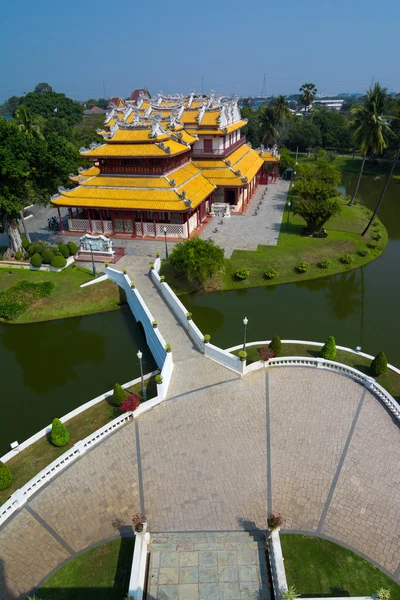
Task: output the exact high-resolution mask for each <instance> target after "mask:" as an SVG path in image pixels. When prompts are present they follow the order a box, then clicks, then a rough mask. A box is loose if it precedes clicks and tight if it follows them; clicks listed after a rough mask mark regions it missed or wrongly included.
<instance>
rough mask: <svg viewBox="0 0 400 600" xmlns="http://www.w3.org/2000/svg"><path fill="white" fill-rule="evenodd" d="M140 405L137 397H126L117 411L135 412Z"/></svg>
mask: <svg viewBox="0 0 400 600" xmlns="http://www.w3.org/2000/svg"><path fill="white" fill-rule="evenodd" d="M139 404H140V398H139V396H136V395H134V396H127V397H126V398H125V400H124V401H123V403H122V404H121V406H120V407H119V410H120V411H121V412H129V411H131V410H136V409H137V408H138V406H139Z"/></svg>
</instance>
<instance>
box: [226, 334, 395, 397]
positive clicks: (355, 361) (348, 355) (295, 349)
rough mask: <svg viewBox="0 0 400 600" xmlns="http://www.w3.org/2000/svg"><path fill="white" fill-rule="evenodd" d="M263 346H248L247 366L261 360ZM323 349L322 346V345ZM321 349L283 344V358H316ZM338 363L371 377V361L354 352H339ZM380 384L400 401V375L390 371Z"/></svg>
mask: <svg viewBox="0 0 400 600" xmlns="http://www.w3.org/2000/svg"><path fill="white" fill-rule="evenodd" d="M263 347H264V345H263V346H259V345H256V346H247V348H246V352H247V359H246V360H247V364H248V365H250V364H251V363H253V362H257V361H258V360H260V355H259V353H258V350H259V349H260V348H263ZM321 347H322V344H321ZM319 352H320V348H318V347H317V346H310V345H308V344H282V353H281V356H306V357H308V358H316V357H318V356H319ZM238 353H239V350H235V351H234V352H233V354H236V356H238ZM335 361H336V362H340V363H343V364H345V365H348V366H349V367H353V369H357V370H358V371H361V372H362V373H364V374H365V375H368V376H371V374H370V372H369V367H370V364H371V360H370V359H369V358H365V357H364V356H360V355H359V354H353V353H352V352H346V351H345V350H337V352H336V358H335ZM377 381H378V383H379V384H380V385H381V386H382V387H384V388H385V390H387V391H388V392H389V394H391V396H393V398H394V399H395V400H397V401H398V402H399V401H400V375H398V374H397V373H396V372H395V371H391V370H390V369H388V372H387V373H385V374H384V375H381V376H380V377H379V378H378V379H377Z"/></svg>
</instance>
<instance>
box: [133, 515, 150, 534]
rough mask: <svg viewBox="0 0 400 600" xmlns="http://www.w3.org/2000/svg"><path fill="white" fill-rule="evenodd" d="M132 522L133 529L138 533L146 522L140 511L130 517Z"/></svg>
mask: <svg viewBox="0 0 400 600" xmlns="http://www.w3.org/2000/svg"><path fill="white" fill-rule="evenodd" d="M132 523H133V528H134V530H135V531H136V532H137V533H140V532H142V531H143V526H144V524H145V523H147V519H146V517H145V516H144V515H142V514H141V513H136V515H133V517H132Z"/></svg>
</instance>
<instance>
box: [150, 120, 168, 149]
mask: <svg viewBox="0 0 400 600" xmlns="http://www.w3.org/2000/svg"><path fill="white" fill-rule="evenodd" d="M161 119H162V117H161V115H154V117H153V118H152V122H151V132H150V133H149V138H156V137H158V136H159V135H165V130H164V129H163V128H162V127H161V124H160V123H161ZM163 150H164V148H163Z"/></svg>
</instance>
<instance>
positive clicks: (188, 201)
mask: <svg viewBox="0 0 400 600" xmlns="http://www.w3.org/2000/svg"><path fill="white" fill-rule="evenodd" d="M183 202H184V203H185V206H187V207H188V208H190V207H191V206H192V201H191V199H190V198H187V199H186V200H184V201H183Z"/></svg>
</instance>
